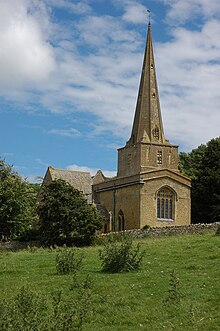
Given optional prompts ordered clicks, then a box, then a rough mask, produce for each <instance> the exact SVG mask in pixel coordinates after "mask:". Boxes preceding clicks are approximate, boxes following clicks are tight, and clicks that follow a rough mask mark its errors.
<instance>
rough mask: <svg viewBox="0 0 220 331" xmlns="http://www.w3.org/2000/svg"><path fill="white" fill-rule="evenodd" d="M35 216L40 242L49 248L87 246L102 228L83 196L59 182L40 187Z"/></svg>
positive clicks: (66, 184) (61, 181)
mask: <svg viewBox="0 0 220 331" xmlns="http://www.w3.org/2000/svg"><path fill="white" fill-rule="evenodd" d="M38 213H39V217H40V231H41V233H42V240H43V241H44V243H46V244H48V245H53V244H56V245H63V244H66V245H76V246H83V245H90V244H91V242H92V240H93V238H94V236H95V232H96V230H98V229H100V228H101V225H102V224H101V217H100V215H99V214H98V211H97V210H96V209H95V208H94V207H93V206H90V205H89V204H88V203H87V201H86V199H85V197H84V195H83V193H81V192H80V191H79V190H77V189H75V188H74V187H72V186H71V185H70V184H68V183H66V182H65V181H63V180H61V179H58V180H55V181H53V182H51V183H50V184H48V185H45V186H44V187H43V193H42V196H41V201H40V203H39V207H38Z"/></svg>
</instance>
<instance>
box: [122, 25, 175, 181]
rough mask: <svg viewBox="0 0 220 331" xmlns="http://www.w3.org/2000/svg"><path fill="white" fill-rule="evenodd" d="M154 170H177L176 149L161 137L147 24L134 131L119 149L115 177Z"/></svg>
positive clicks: (157, 97)
mask: <svg viewBox="0 0 220 331" xmlns="http://www.w3.org/2000/svg"><path fill="white" fill-rule="evenodd" d="M155 168H159V169H160V168H169V169H173V170H175V171H178V147H177V146H175V145H171V144H170V143H169V141H168V140H167V139H166V138H165V135H164V130H163V122H162V116H161V110H160V100H159V93H158V87H157V78H156V69H155V62H154V53H153V44H152V35H151V26H150V23H149V25H148V34H147V42H146V48H145V53H144V60H143V66H142V72H141V80H140V86H139V92H138V98H137V104H136V111H135V116H134V122H133V128H132V132H131V137H130V139H129V141H128V142H127V144H126V146H125V147H123V148H120V149H119V150H118V176H119V177H123V176H129V175H135V174H137V173H141V172H143V171H144V172H145V171H147V170H152V169H155Z"/></svg>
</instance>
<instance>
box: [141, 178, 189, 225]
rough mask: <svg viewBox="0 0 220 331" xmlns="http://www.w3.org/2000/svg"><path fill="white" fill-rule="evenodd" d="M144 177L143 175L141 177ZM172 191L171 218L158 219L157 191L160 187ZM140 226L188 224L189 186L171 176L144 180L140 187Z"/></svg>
mask: <svg viewBox="0 0 220 331" xmlns="http://www.w3.org/2000/svg"><path fill="white" fill-rule="evenodd" d="M143 179H144V177H143ZM164 187H165V188H169V189H170V190H171V191H172V192H174V204H173V215H174V217H173V220H165V219H163V220H158V218H157V192H158V191H159V190H160V189H162V188H164ZM140 200H141V208H140V210H141V217H140V228H143V227H144V226H145V225H150V226H157V227H164V226H180V225H188V224H190V222H191V216H190V214H191V202H190V187H189V186H186V185H184V184H182V183H180V182H176V181H174V180H173V179H172V178H168V177H164V178H155V179H151V180H146V181H145V184H144V186H143V187H142V189H141V198H140Z"/></svg>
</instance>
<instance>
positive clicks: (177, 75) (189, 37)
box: [156, 20, 220, 149]
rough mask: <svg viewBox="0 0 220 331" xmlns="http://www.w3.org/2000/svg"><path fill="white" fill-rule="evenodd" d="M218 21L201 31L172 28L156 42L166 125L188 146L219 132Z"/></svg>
mask: <svg viewBox="0 0 220 331" xmlns="http://www.w3.org/2000/svg"><path fill="white" fill-rule="evenodd" d="M219 30H220V21H217V20H211V21H208V22H207V23H206V24H204V26H203V28H202V29H201V30H200V31H196V32H195V31H194V32H193V31H189V30H186V29H184V28H181V29H175V30H174V32H173V40H172V41H171V42H167V43H164V44H160V45H159V44H158V45H157V52H156V54H157V68H158V72H159V86H160V91H161V100H162V105H163V107H162V113H163V114H164V117H165V118H166V122H165V127H166V128H167V130H166V131H167V132H169V138H171V140H172V141H174V142H175V141H178V142H179V143H181V144H182V145H184V146H185V148H187V149H191V148H192V147H196V146H198V145H199V144H201V143H206V142H207V141H208V140H210V139H211V138H212V137H216V136H218V135H219V124H218V123H219V122H220V113H219V105H220V95H219V86H220V41H219V38H218V35H219Z"/></svg>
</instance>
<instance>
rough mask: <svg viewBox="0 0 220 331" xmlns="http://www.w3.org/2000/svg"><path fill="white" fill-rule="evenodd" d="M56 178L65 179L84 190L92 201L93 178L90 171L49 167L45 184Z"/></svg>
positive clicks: (78, 188) (89, 200)
mask: <svg viewBox="0 0 220 331" xmlns="http://www.w3.org/2000/svg"><path fill="white" fill-rule="evenodd" d="M55 179H62V180H65V181H66V182H67V183H69V184H70V185H72V186H73V187H74V188H76V189H77V190H79V191H81V192H83V193H84V194H85V196H86V198H87V200H88V202H89V203H91V202H92V178H91V175H90V173H89V172H84V171H78V170H62V169H57V168H53V167H48V169H47V172H46V175H45V177H44V181H43V184H45V183H48V182H51V181H53V180H55Z"/></svg>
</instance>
